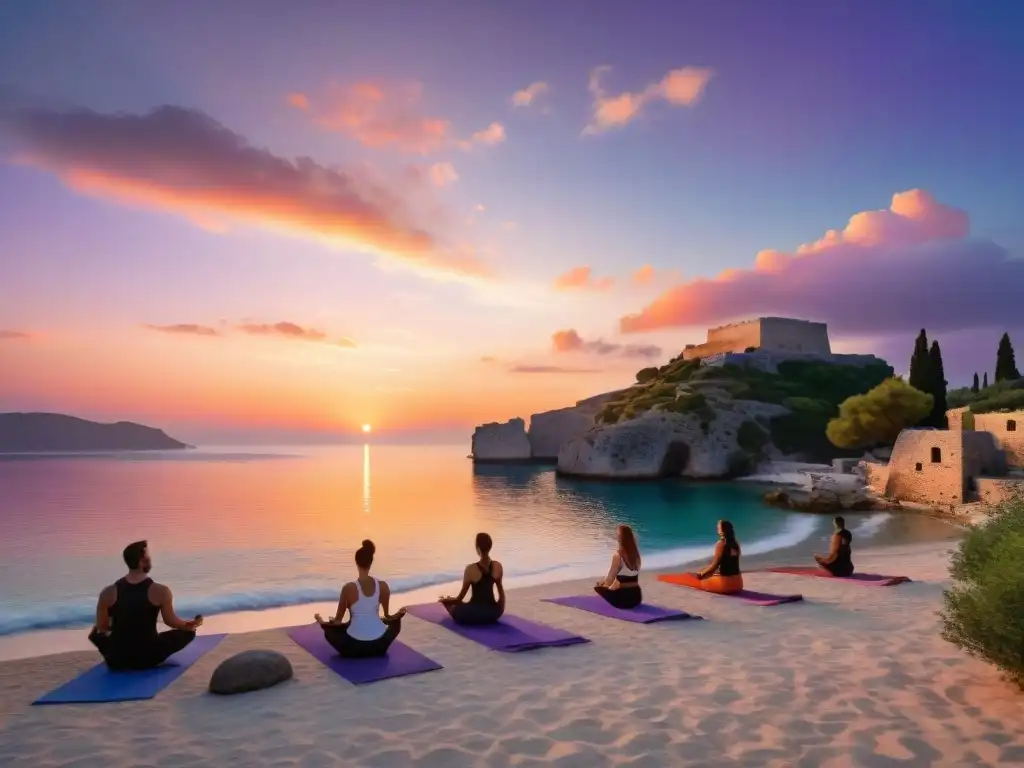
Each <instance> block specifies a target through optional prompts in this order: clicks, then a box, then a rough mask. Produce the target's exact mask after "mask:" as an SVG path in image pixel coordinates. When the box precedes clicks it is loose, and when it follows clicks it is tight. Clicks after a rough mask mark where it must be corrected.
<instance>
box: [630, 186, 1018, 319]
mask: <svg viewBox="0 0 1024 768" xmlns="http://www.w3.org/2000/svg"><path fill="white" fill-rule="evenodd" d="M969 230H970V222H969V220H968V217H967V214H966V213H965V212H964V211H961V210H959V209H956V208H952V207H950V206H948V205H944V204H942V203H940V202H938V201H937V200H936V199H935V198H934V197H933V196H932V195H931V194H929V193H928V192H926V191H924V190H921V189H912V190H909V191H906V192H900V193H897V194H895V195H893V198H892V203H891V205H890V206H889V208H887V209H883V210H876V211H864V212H862V213H858V214H855V215H854V216H852V217H851V218H850V220H849V222H848V223H847V225H846V226H845V227H844V228H843V229H841V230H829V231H828V232H826V233H825V235H824V236H823V237H821V238H820V239H818V240H816V241H814V242H811V243H808V244H806V245H802V246H800V247H799V248H797V249H796V251H795V252H794V253H792V254H789V253H783V252H781V251H777V250H771V249H769V250H763V251H761V252H759V253H758V254H757V257H756V259H755V261H754V265H753V267H751V268H749V269H736V268H730V269H726V270H723V271H722V272H721V273H720V274H719V275H718V276H717V277H715V278H712V279H700V280H694V281H691V282H688V283H684V284H682V285H678V286H676V287H674V288H672V289H670V290H668V291H666V292H665V293H663V294H662V295H661V296H660V297H658V298H657V299H655V301H653V302H652V303H651V304H649V305H648V306H646V307H644V309H643V310H641V311H640V312H639V313H637V314H634V315H627V316H625V317H623V318H621V320H620V322H619V324H620V329H621V330H622V331H623V332H624V333H635V332H641V331H651V330H656V329H660V328H669V327H677V326H690V325H705V326H707V325H712V324H716V323H720V322H728V321H731V320H735V319H740V318H744V317H750V316H758V315H773V314H782V315H786V316H789V317H810V318H813V319H815V320H820V321H824V322H827V323H829V325H830V326H831V327H832V329H833V330H835V331H836V332H837V333H844V332H845V333H860V334H872V333H879V334H885V333H895V332H898V331H901V330H903V331H905V330H906V329H908V328H910V329H916V328H920V327H925V326H927V327H928V329H929V330H931V329H933V328H934V329H936V330H943V329H948V330H962V329H966V328H975V327H988V326H991V327H1013V326H1012V323H1013V320H1014V319H1015V318H1016V317H1018V316H1019V305H1020V296H1019V286H1021V285H1024V262H1022V261H1021V260H1019V259H1014V258H1011V257H1010V256H1009V254H1007V252H1006V251H1005V250H1004V249H1002V248H1000V247H999V246H997V245H995V244H994V243H991V242H987V241H974V240H970V239H968V234H969Z"/></svg>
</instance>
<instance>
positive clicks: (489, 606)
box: [439, 533, 505, 626]
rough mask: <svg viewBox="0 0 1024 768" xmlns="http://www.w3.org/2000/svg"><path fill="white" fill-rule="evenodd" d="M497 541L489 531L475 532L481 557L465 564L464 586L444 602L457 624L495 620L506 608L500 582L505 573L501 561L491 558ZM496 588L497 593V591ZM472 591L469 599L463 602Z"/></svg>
mask: <svg viewBox="0 0 1024 768" xmlns="http://www.w3.org/2000/svg"><path fill="white" fill-rule="evenodd" d="M493 545H494V542H492V541H491V537H490V536H489V535H487V534H486V533H478V534H477V535H476V552H477V555H479V557H480V559H479V560H478V561H477V562H475V563H470V564H469V565H467V566H466V570H465V572H464V573H463V574H462V590H461V591H460V592H459V594H458V595H457V596H456V597H442V598H441V599H440V601H439V602H440V603H441V605H443V606H444V607H445V609H447V611H448V613H449V615H450V616H451V617H452V620H453V621H454V622H455V623H456V624H463V625H466V626H478V625H481V624H494V623H495V622H497V621H498V619H500V618H501V615H502V614H503V613H504V612H505V589H504V587H502V586H501V578H502V576H503V575H504V571H503V570H502V567H501V563H499V562H498V561H497V560H491V547H492V546H493ZM495 588H497V592H498V596H497V598H495V596H494V592H495ZM470 591H472V594H471V595H470V597H469V602H468V603H464V602H462V600H463V598H464V597H465V596H466V593H467V592H470Z"/></svg>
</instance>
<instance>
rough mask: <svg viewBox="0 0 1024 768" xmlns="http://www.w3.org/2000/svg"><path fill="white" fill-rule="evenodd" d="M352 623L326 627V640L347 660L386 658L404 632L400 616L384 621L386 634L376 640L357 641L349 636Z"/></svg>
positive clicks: (347, 622)
mask: <svg viewBox="0 0 1024 768" xmlns="http://www.w3.org/2000/svg"><path fill="white" fill-rule="evenodd" d="M351 623H352V622H351V621H346V622H345V623H344V624H337V625H335V626H332V627H324V638H326V640H327V642H328V643H330V644H331V647H332V648H334V650H336V651H337V652H338V655H339V656H342V657H344V658H346V659H369V658H374V657H377V656H386V655H387V653H388V648H390V647H391V644H392V643H393V642H395V639H396V638H397V637H398V633H399V632H401V631H402V617H401V616H398V617H396V618H394V619H390V620H388V621H384V626H385V630H384V634H383V635H381V636H380V637H378V638H377V639H376V640H356V639H355V638H353V637H349V636H348V626H349V624H351Z"/></svg>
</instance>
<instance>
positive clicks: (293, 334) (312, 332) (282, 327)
mask: <svg viewBox="0 0 1024 768" xmlns="http://www.w3.org/2000/svg"><path fill="white" fill-rule="evenodd" d="M238 330H240V331H242V333H247V334H249V335H250V336H278V337H281V338H285V339H295V340H297V341H316V342H322V343H327V344H332V345H334V346H338V347H346V348H349V349H352V348H355V347H356V343H355V342H354V341H353V340H352V339H349V338H346V337H343V338H341V339H338V340H330V339H329V338H328V336H327V334H326V333H325V332H323V331H319V330H317V329H315V328H306V327H303V326H301V325H298V324H296V323H292V322H288V321H282V322H279V323H243V324H242V325H239V326H238Z"/></svg>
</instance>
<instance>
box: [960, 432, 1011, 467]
mask: <svg viewBox="0 0 1024 768" xmlns="http://www.w3.org/2000/svg"><path fill="white" fill-rule="evenodd" d="M959 434H960V436H961V439H962V440H963V450H964V477H965V478H967V477H977V476H978V475H993V476H998V475H1005V474H1006V454H1005V452H1003V451H1002V450H1000V448H999V443H998V442H997V441H996V438H995V436H994V435H993V434H992V433H991V432H981V431H970V432H961V433H959Z"/></svg>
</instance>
